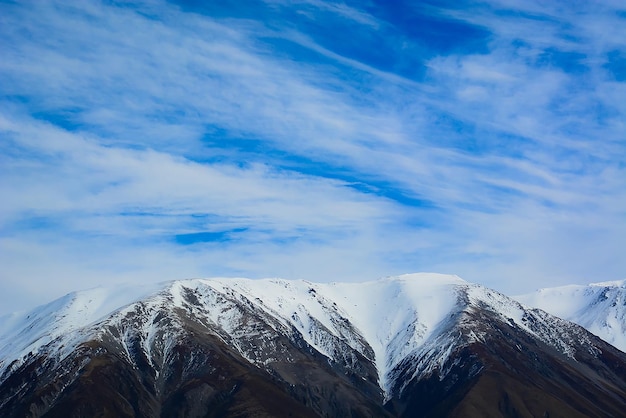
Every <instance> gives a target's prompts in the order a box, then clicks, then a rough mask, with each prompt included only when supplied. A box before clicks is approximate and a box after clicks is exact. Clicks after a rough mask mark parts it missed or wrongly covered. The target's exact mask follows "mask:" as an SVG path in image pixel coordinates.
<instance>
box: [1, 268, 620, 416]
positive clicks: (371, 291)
mask: <svg viewBox="0 0 626 418" xmlns="http://www.w3.org/2000/svg"><path fill="white" fill-rule="evenodd" d="M107 298H110V295H108V294H104V296H103V295H102V292H100V293H99V294H98V296H97V297H96V296H94V294H87V293H85V292H82V293H76V294H73V295H69V296H68V297H66V298H65V299H63V301H61V302H59V301H55V302H53V303H51V304H50V305H48V306H45V307H42V308H39V309H38V310H35V311H33V312H31V313H29V314H27V315H25V316H24V317H23V318H21V319H20V318H17V319H16V318H12V321H13V323H14V326H13V327H5V333H4V334H3V335H2V336H1V337H0V411H2V416H3V417H4V416H6V417H158V416H163V417H290V416H291V417H309V416H312V417H313V416H314V417H394V416H396V417H442V416H453V417H457V416H458V417H472V416H476V417H478V416H480V417H484V416H510V417H523V416H533V417H535V416H546V417H547V416H549V417H559V416H562V417H576V416H599V417H600V416H602V417H607V416H609V417H610V416H623V411H626V354H624V353H623V352H621V351H619V350H617V349H615V348H614V347H612V346H611V345H609V344H607V343H605V342H604V341H602V340H600V339H599V338H597V337H595V336H594V335H592V334H590V333H589V332H587V331H586V330H585V329H583V328H582V327H580V326H577V325H575V324H573V323H570V322H567V321H565V320H561V319H559V318H556V317H554V316H551V315H549V314H547V313H545V312H544V311H540V310H533V309H528V308H526V307H524V306H523V305H520V304H519V303H517V302H515V301H513V300H511V299H509V298H507V297H505V296H503V295H501V294H499V293H497V292H494V291H491V290H489V289H485V288H482V287H480V286H477V285H472V284H469V283H466V282H463V281H461V280H460V279H458V278H446V277H443V278H442V277H439V276H432V275H431V276H426V275H415V276H409V277H407V276H403V277H400V278H395V279H386V280H382V281H377V282H370V283H362V284H313V283H308V282H289V281H283V280H272V281H246V280H243V279H239V280H226V279H221V280H194V281H181V282H174V283H171V284H169V285H167V286H164V288H163V289H160V290H159V291H157V292H156V293H151V294H148V295H144V296H142V297H140V298H138V299H137V300H135V301H132V302H131V303H126V304H123V305H122V306H117V307H116V308H115V309H113V310H110V311H107V312H106V313H105V314H102V315H101V314H100V313H97V315H96V313H94V312H96V307H98V309H100V310H102V306H105V305H106V303H105V302H106V300H107ZM105 311H106V309H105ZM98 312H100V311H98ZM96 316H97V318H95V317H96ZM94 318H95V319H94ZM18 319H19V320H18ZM20 321H21V322H20ZM0 329H2V328H0ZM6 330H8V331H6Z"/></svg>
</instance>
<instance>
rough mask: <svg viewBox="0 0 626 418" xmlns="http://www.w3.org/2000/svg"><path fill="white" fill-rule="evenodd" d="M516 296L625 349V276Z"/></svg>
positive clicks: (529, 304)
mask: <svg viewBox="0 0 626 418" xmlns="http://www.w3.org/2000/svg"><path fill="white" fill-rule="evenodd" d="M515 299H516V300H518V301H520V302H522V303H524V304H525V305H528V306H533V307H536V308H539V309H542V310H544V311H546V312H548V313H550V314H552V315H555V316H558V317H560V318H563V319H566V320H568V321H572V322H574V323H576V324H578V325H580V326H582V327H584V328H586V329H587V330H588V331H589V332H591V333H593V334H595V335H597V336H598V337H600V338H602V339H603V340H605V341H607V342H608V343H610V344H612V345H613V346H615V347H616V348H618V349H620V350H622V351H624V352H626V280H619V281H610V282H601V283H592V284H589V285H586V286H585V285H569V286H560V287H553V288H545V289H540V290H537V291H536V292H534V293H530V294H526V295H519V296H515Z"/></svg>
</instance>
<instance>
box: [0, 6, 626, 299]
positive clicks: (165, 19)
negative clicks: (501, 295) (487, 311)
mask: <svg viewBox="0 0 626 418" xmlns="http://www.w3.org/2000/svg"><path fill="white" fill-rule="evenodd" d="M405 6H406V7H405ZM405 6H402V7H400V5H399V6H398V9H397V10H394V9H393V8H389V7H386V6H383V5H378V4H376V3H371V4H365V3H364V4H360V3H341V2H327V1H321V0H319V1H318V0H315V1H303V2H298V3H287V2H280V1H278V2H277V1H268V2H266V3H255V4H252V3H249V4H248V3H245V6H242V7H241V8H232V9H230V8H221V9H220V8H217V6H216V5H211V4H208V5H204V6H202V7H200V6H197V7H196V6H193V7H192V5H190V4H177V3H175V2H171V3H166V2H161V1H153V2H140V3H130V4H128V5H126V6H125V7H122V6H119V5H116V4H110V3H103V2H98V1H89V2H83V3H81V4H80V5H77V6H68V5H66V4H63V3H61V2H55V1H48V2H33V3H20V4H12V3H0V8H1V9H2V13H1V14H2V18H1V19H2V21H1V22H0V23H1V24H0V39H2V43H1V45H2V47H1V48H2V51H1V52H2V56H3V57H5V58H4V59H3V60H2V62H0V91H1V93H2V99H1V101H0V150H1V156H0V191H1V194H2V196H4V197H5V198H4V199H3V200H4V201H5V202H6V204H3V205H2V207H1V208H0V222H1V223H0V247H1V248H2V251H0V263H2V265H3V266H5V269H4V272H3V273H1V274H2V277H1V278H2V280H1V282H2V285H1V287H2V288H3V289H2V290H3V292H4V294H6V295H7V298H6V299H7V301H6V304H5V305H4V306H6V309H5V310H6V311H8V310H13V309H16V308H18V307H19V306H20V305H21V304H31V305H32V304H34V303H39V302H43V301H44V300H46V299H48V298H49V297H51V295H58V294H60V293H62V292H65V291H69V290H73V289H75V288H77V287H85V286H91V285H97V284H98V283H102V282H107V281H130V280H132V281H144V280H165V279H174V278H183V277H190V276H211V275H244V276H251V277H261V276H286V277H303V278H307V279H312V280H358V279H371V278H375V277H378V276H381V275H387V274H396V273H402V272H406V271H425V270H430V271H440V272H447V273H456V274H459V275H461V276H463V277H465V278H466V279H468V280H473V281H478V282H481V283H484V284H487V285H489V286H493V287H496V288H499V289H501V290H504V291H510V292H518V293H519V292H523V291H529V290H531V289H532V288H534V287H538V286H543V285H546V284H555V285H556V284H562V283H565V282H576V281H577V282H582V281H590V280H608V279H617V278H621V277H623V275H624V271H625V270H626V261H625V260H624V259H623V256H622V255H621V253H622V251H621V249H622V248H624V247H625V246H626V241H625V237H626V231H625V229H626V222H625V219H626V166H625V165H624V161H626V158H625V157H626V143H625V138H626V125H625V123H624V120H626V105H625V104H624V101H623V99H622V98H623V97H625V96H626V83H624V77H623V76H622V75H621V74H620V68H621V67H620V66H619V62H620V61H619V59H620V58H619V57H620V56H626V53H625V52H624V51H626V45H625V41H624V40H625V39H626V36H622V35H624V34H623V29H622V28H623V27H626V26H625V25H624V24H623V23H624V19H625V18H624V16H625V15H624V11H623V10H620V9H619V7H620V6H619V5H618V4H610V3H606V2H605V3H603V4H602V5H599V4H595V5H594V4H590V5H587V4H585V5H579V6H576V7H574V6H571V5H568V6H567V7H565V4H561V3H558V2H556V3H550V4H549V5H545V4H543V3H534V2H530V3H529V2H515V1H491V2H489V3H480V4H478V3H476V4H475V3H472V2H469V3H463V5H462V6H460V5H459V6H457V7H456V8H444V7H437V6H432V7H429V8H425V7H423V6H420V7H419V8H415V7H412V6H410V5H405ZM194 7H195V8H194ZM212 7H213V9H211V8H212ZM255 8H256V9H255ZM255 16H256V17H255ZM411 25H413V26H415V25H418V26H419V25H422V26H421V27H422V28H423V29H424V30H423V31H422V32H419V31H416V30H415V29H414V28H413V26H411ZM604 28H615V29H614V30H613V31H607V30H604ZM444 29H445V31H447V32H448V33H446V34H445V39H443V36H444V35H443V33H444V32H445V31H444ZM341 31H343V33H345V34H346V36H345V37H340V38H337V37H336V33H337V32H341ZM330 39H337V41H336V42H334V43H333V42H330V41H329V40H330ZM468 39H469V40H468ZM470 40H471V42H470ZM620 54H623V55H620ZM13 296H15V297H13ZM18 296H19V297H18Z"/></svg>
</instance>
